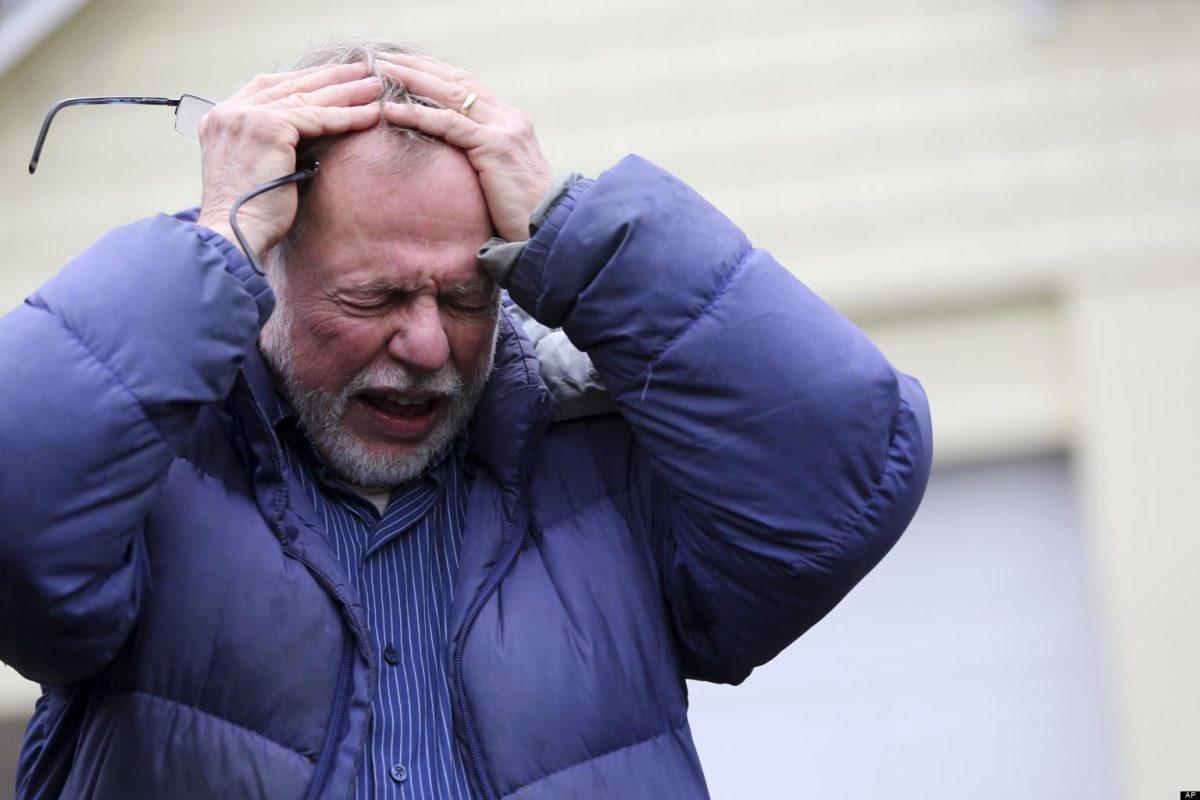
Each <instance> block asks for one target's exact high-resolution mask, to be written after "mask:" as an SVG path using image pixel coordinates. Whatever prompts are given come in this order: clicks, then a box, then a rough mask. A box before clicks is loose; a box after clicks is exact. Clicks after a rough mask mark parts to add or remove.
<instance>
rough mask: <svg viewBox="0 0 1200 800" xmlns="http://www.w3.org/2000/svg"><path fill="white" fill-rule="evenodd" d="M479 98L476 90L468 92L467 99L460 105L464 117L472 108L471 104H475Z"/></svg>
mask: <svg viewBox="0 0 1200 800" xmlns="http://www.w3.org/2000/svg"><path fill="white" fill-rule="evenodd" d="M478 99H479V95H477V94H475V93H474V92H471V93H470V94H468V95H467V99H466V100H463V104H462V105H461V106H459V107H458V113H460V114H462V115H463V116H464V117H465V116H467V114H468V112H470V110H471V106H473V105H475V101H476V100H478Z"/></svg>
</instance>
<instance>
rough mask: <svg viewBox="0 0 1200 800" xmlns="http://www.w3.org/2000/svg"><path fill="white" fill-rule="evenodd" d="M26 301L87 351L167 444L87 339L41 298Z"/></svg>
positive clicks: (134, 395)
mask: <svg viewBox="0 0 1200 800" xmlns="http://www.w3.org/2000/svg"><path fill="white" fill-rule="evenodd" d="M26 302H28V303H29V305H30V307H31V308H36V309H38V310H40V311H42V312H43V313H45V314H46V315H48V316H49V317H50V318H51V319H52V320H54V321H55V322H56V323H57V324H58V326H59V327H60V328H62V329H63V331H64V332H66V334H67V335H68V336H70V337H71V339H72V340H73V341H74V342H76V343H77V344H78V345H79V346H80V347H82V348H83V351H84V352H85V353H87V354H88V356H89V357H90V358H91V359H92V360H93V361H95V362H96V363H97V364H98V365H100V368H101V369H103V370H104V371H105V372H106V373H108V375H109V377H111V378H112V380H113V382H114V383H116V385H117V386H119V387H121V389H122V390H123V391H124V392H125V393H126V394H127V395H129V397H130V399H131V400H133V403H134V405H135V406H136V407H137V409H138V410H139V411H140V412H142V417H143V418H144V419H145V420H146V421H147V422H149V423H150V427H152V428H153V429H154V432H155V434H157V435H158V438H159V441H161V442H162V443H163V444H167V440H166V437H164V436H163V433H162V431H161V430H159V428H158V425H157V424H156V423H155V422H154V417H153V416H151V414H150V411H149V410H148V409H147V408H146V404H145V403H143V402H142V399H141V398H140V397H138V396H137V393H136V392H135V391H133V389H132V388H131V387H130V386H129V384H128V383H126V382H125V381H124V380H123V379H122V378H121V375H120V373H119V372H117V370H116V368H114V367H113V366H112V365H111V364H109V363H108V362H107V361H105V360H104V359H103V358H101V357H100V354H99V353H97V352H96V351H95V350H94V349H92V346H91V345H89V344H88V343H87V340H86V339H84V338H83V337H82V336H80V335H79V331H77V330H75V328H74V327H73V326H71V325H70V324H69V323H68V322H67V321H66V320H65V319H63V318H62V317H60V316H59V315H58V314H55V313H54V312H53V311H52V310H51V309H50V307H49V306H48V305H46V302H45V301H44V300H42V299H41V298H30V299H29V300H27V301H26ZM168 446H169V445H168Z"/></svg>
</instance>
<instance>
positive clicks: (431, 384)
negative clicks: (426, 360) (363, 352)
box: [342, 363, 466, 401]
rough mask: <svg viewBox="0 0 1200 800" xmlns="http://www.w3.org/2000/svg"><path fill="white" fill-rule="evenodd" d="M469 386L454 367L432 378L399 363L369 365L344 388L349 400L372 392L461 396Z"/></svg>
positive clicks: (343, 396)
mask: <svg viewBox="0 0 1200 800" xmlns="http://www.w3.org/2000/svg"><path fill="white" fill-rule="evenodd" d="M465 385H466V383H465V381H464V380H463V377H462V373H460V372H459V371H458V370H457V369H455V368H454V367H453V366H451V365H450V364H446V365H444V366H443V367H442V368H441V369H439V370H438V371H437V372H434V373H431V374H428V375H414V374H413V373H412V372H411V371H410V370H407V369H405V368H404V367H402V366H400V365H399V364H388V363H384V364H375V365H372V366H369V367H367V368H365V369H363V370H362V371H361V372H359V373H358V374H357V375H355V376H354V377H353V378H351V379H350V380H349V381H348V382H347V383H346V386H345V388H343V389H342V398H343V399H344V400H346V401H349V399H350V398H351V397H353V396H354V395H356V394H361V393H362V392H365V391H367V390H369V389H370V390H375V391H379V390H384V391H389V392H396V393H397V394H428V395H436V396H442V397H444V396H451V395H456V394H458V393H460V392H461V391H463V388H464V386H465Z"/></svg>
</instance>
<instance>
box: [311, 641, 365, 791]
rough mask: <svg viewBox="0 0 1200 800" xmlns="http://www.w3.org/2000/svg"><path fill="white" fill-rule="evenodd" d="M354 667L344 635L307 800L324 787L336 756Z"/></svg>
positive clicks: (351, 652)
mask: <svg viewBox="0 0 1200 800" xmlns="http://www.w3.org/2000/svg"><path fill="white" fill-rule="evenodd" d="M353 669H354V645H353V643H352V642H351V641H350V636H349V634H347V635H346V641H345V644H343V645H342V666H341V668H340V669H339V671H338V682H337V695H336V696H335V697H334V700H333V713H332V714H331V715H330V719H329V729H328V730H327V731H326V732H325V744H324V745H322V747H321V759H320V761H318V762H317V771H316V774H315V775H314V776H313V782H312V787H311V788H310V789H309V790H308V800H316V798H318V797H320V796H321V792H322V791H324V789H325V781H327V780H328V779H329V772H330V770H332V769H333V761H334V758H335V757H336V756H337V750H338V743H339V741H340V740H341V733H342V722H343V720H345V718H346V703H347V697H348V696H349V694H350V688H351V686H350V679H351V676H352V674H353Z"/></svg>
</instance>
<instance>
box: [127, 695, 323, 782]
mask: <svg viewBox="0 0 1200 800" xmlns="http://www.w3.org/2000/svg"><path fill="white" fill-rule="evenodd" d="M107 694H128V695H132V696H133V697H144V698H146V699H147V700H154V701H156V702H159V703H167V704H168V705H172V706H178V707H180V708H185V709H188V710H189V711H194V712H196V713H197V714H200V715H201V716H204V717H207V718H209V719H213V720H216V721H217V722H221V723H223V724H225V725H228V726H230V727H231V728H235V729H237V730H239V731H243V732H245V733H248V734H250V735H251V736H253V737H255V738H256V739H262V740H263V741H264V742H267V743H268V744H273V745H275V746H276V747H278V748H280V749H283V750H287V751H288V752H289V753H294V754H295V755H298V756H300V757H301V758H303V759H304V760H305V761H308V762H309V763H311V764H315V763H316V759H314V758H310V757H309V756H308V755H307V754H305V753H303V752H301V751H300V750H297V749H296V748H294V747H292V746H291V745H287V744H284V743H283V742H280V741H277V740H275V739H272V738H271V737H270V736H267V735H266V734H265V733H261V732H259V731H256V730H254V729H253V728H247V727H246V726H245V725H239V724H238V723H236V722H234V721H233V720H231V719H227V718H225V717H222V716H220V715H218V714H213V713H212V712H211V711H205V710H204V709H202V708H200V707H198V706H194V705H192V704H191V703H185V702H183V701H182V700H176V699H175V698H173V697H166V696H164V695H161V694H155V693H154V692H147V691H145V690H142V689H126V690H124V691H115V692H113V691H110V692H107Z"/></svg>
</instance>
